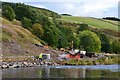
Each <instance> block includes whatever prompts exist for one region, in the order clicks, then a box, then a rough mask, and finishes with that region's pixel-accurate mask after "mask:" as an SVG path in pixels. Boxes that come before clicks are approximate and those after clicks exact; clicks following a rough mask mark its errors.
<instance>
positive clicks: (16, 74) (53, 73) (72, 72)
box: [2, 65, 120, 78]
mask: <svg viewBox="0 0 120 80" xmlns="http://www.w3.org/2000/svg"><path fill="white" fill-rule="evenodd" d="M119 74H120V70H119V69H118V65H97V66H46V67H45V66H38V67H29V68H14V69H13V68H11V69H4V70H2V78H118V77H119Z"/></svg>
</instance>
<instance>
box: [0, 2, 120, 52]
mask: <svg viewBox="0 0 120 80" xmlns="http://www.w3.org/2000/svg"><path fill="white" fill-rule="evenodd" d="M2 5H3V7H2V16H3V17H4V18H6V19H8V20H10V21H12V20H14V19H16V20H20V21H21V23H22V27H24V28H26V29H28V30H29V31H31V32H32V33H33V34H34V35H36V36H37V37H38V38H39V39H41V40H43V41H44V43H43V44H48V45H49V46H51V47H53V48H67V49H69V48H71V42H72V41H73V44H74V46H73V47H74V48H77V49H80V50H86V51H87V52H106V53H117V54H118V53H120V42H119V41H117V40H114V39H111V38H110V37H109V36H107V35H106V34H104V33H102V32H94V31H91V30H90V28H89V26H88V25H87V24H84V23H82V24H79V26H78V29H77V30H76V32H73V31H72V29H71V28H69V26H64V25H62V24H60V22H59V21H58V20H57V18H60V15H59V14H57V13H54V12H51V11H49V10H48V11H46V10H45V11H44V9H42V11H41V10H40V9H39V8H35V7H31V6H28V5H25V4H21V3H16V4H15V3H9V4H8V3H3V4H2Z"/></svg>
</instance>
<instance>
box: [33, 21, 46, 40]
mask: <svg viewBox="0 0 120 80" xmlns="http://www.w3.org/2000/svg"><path fill="white" fill-rule="evenodd" d="M32 30H33V34H35V35H36V36H37V37H39V38H41V37H42V36H43V32H44V31H43V28H42V25H40V24H39V23H35V24H34V25H33V26H32Z"/></svg>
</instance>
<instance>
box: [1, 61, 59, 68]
mask: <svg viewBox="0 0 120 80" xmlns="http://www.w3.org/2000/svg"><path fill="white" fill-rule="evenodd" d="M42 65H43V66H58V65H59V64H58V63H56V62H54V61H52V60H49V61H48V60H44V61H43V62H42V64H40V63H39V61H38V60H33V61H29V60H28V61H14V62H1V63H0V68H1V69H6V68H20V67H35V66H42Z"/></svg>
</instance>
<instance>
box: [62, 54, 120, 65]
mask: <svg viewBox="0 0 120 80" xmlns="http://www.w3.org/2000/svg"><path fill="white" fill-rule="evenodd" d="M64 64H65V65H111V64H120V57H119V56H109V57H103V58H98V59H90V58H89V59H80V60H77V59H71V60H69V61H64Z"/></svg>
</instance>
